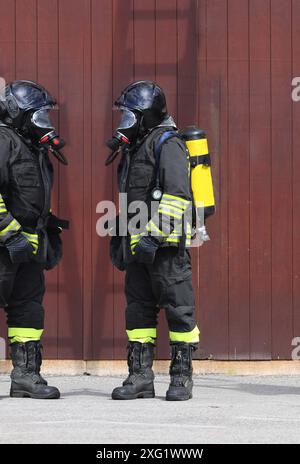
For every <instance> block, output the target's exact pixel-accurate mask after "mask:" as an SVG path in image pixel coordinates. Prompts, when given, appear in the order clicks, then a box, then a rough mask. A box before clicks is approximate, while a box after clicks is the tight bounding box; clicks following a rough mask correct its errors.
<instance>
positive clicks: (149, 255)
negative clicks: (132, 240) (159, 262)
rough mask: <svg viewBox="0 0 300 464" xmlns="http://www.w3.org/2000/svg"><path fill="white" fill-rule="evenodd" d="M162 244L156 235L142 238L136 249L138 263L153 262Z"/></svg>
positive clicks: (135, 255)
mask: <svg viewBox="0 0 300 464" xmlns="http://www.w3.org/2000/svg"><path fill="white" fill-rule="evenodd" d="M159 245H160V242H159V240H157V238H156V237H153V236H151V235H147V236H144V237H142V238H141V240H140V241H139V242H138V244H137V245H136V247H135V249H134V257H135V260H136V261H137V262H138V263H143V264H152V263H153V262H154V259H155V253H156V251H157V249H158V247H159Z"/></svg>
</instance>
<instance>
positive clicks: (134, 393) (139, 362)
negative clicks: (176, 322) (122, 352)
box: [111, 342, 155, 400]
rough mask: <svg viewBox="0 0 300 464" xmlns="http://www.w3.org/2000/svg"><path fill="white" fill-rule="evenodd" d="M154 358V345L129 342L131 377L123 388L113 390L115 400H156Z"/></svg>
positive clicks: (124, 383)
mask: <svg viewBox="0 0 300 464" xmlns="http://www.w3.org/2000/svg"><path fill="white" fill-rule="evenodd" d="M153 356H154V345H153V343H139V342H129V345H128V357H127V362H128V368H129V375H128V377H127V379H126V380H125V381H124V382H123V386H122V387H117V388H115V389H114V390H113V392H112V395H111V396H112V399H113V400H135V399H136V398H154V396H155V392H154V384H153V380H154V373H153V370H152V365H153Z"/></svg>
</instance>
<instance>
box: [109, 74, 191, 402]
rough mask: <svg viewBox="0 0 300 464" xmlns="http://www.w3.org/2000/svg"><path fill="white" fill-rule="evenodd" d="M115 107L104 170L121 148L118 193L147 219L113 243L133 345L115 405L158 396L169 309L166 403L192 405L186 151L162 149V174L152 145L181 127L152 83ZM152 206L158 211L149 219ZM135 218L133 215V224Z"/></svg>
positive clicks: (131, 90)
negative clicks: (160, 347)
mask: <svg viewBox="0 0 300 464" xmlns="http://www.w3.org/2000/svg"><path fill="white" fill-rule="evenodd" d="M115 105H116V107H117V109H119V110H120V112H121V118H120V123H119V126H118V129H117V131H116V133H115V134H114V136H113V138H112V139H111V140H109V141H108V142H107V145H108V147H110V148H111V150H112V154H111V155H110V157H109V158H108V160H107V164H109V163H110V162H111V161H112V160H113V159H114V157H115V156H116V153H117V152H118V149H119V148H120V147H121V148H122V160H121V162H120V164H119V168H118V174H119V187H120V191H121V192H124V193H127V201H128V211H129V209H130V204H132V202H144V203H146V204H147V206H148V211H149V214H148V216H147V217H146V218H145V220H144V223H143V224H142V223H141V222H143V221H140V223H139V224H138V227H139V228H138V230H134V231H131V233H130V231H129V234H128V236H127V237H123V238H121V237H120V234H118V235H119V236H114V237H113V238H112V240H111V257H112V261H113V263H114V264H115V265H116V266H117V267H118V268H119V269H121V270H123V269H125V268H126V277H125V294H126V300H127V307H126V331H127V335H128V338H129V345H128V367H129V376H128V377H127V379H126V380H125V381H124V382H123V385H122V386H121V387H117V388H115V389H114V390H113V392H112V398H113V399H119V400H126V399H135V398H153V397H154V395H155V392H154V384H153V380H154V373H153V370H152V363H153V357H154V346H155V340H156V326H157V316H158V312H159V308H164V309H165V311H166V317H167V321H168V325H169V337H170V344H171V349H172V360H171V365H170V376H171V383H170V386H169V389H168V391H167V394H166V399H167V400H173V401H176V400H188V399H190V398H191V397H192V387H193V381H192V353H193V351H194V350H195V349H196V348H197V344H198V342H199V330H198V327H197V324H196V321H195V318H194V308H195V303H194V295H193V289H192V270H191V259H190V255H189V252H188V250H187V249H186V248H187V247H188V246H189V245H190V243H191V227H189V224H187V227H186V231H185V232H184V233H183V232H182V231H183V228H182V229H180V226H181V225H182V223H183V221H182V218H183V216H184V214H185V213H186V212H187V210H188V209H189V208H191V199H192V196H191V187H190V166H189V159H188V156H187V150H186V147H185V144H184V143H183V142H182V141H181V140H180V139H179V138H178V137H174V138H171V139H170V140H168V141H167V142H166V143H164V144H163V146H162V148H161V154H160V162H159V167H158V168H157V160H156V158H155V143H157V141H158V140H159V138H160V137H161V135H162V134H163V133H164V132H166V131H170V130H176V124H175V122H174V120H173V119H172V117H170V116H169V115H168V113H167V108H166V100H165V95H164V93H163V90H162V89H161V88H160V87H159V86H158V85H157V84H155V83H154V82H151V81H139V82H135V83H133V84H131V85H129V86H128V87H127V88H125V90H124V91H123V92H122V94H121V96H120V97H119V98H118V100H117V101H116V102H115ZM157 169H158V173H156V170H157ZM156 177H157V178H158V179H159V184H160V187H159V188H157V187H158V186H157V182H156ZM159 190H161V194H160V192H159ZM160 196H161V198H160V199H159V197H160ZM153 200H156V203H155V204H156V209H154V213H153V212H152V213H151V211H150V204H151V202H153ZM157 200H158V201H157ZM132 216H133V215H132V214H130V213H128V219H129V221H130V219H131V218H132ZM120 227H121V225H120V224H119V228H120Z"/></svg>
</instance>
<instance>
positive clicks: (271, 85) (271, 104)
mask: <svg viewBox="0 0 300 464" xmlns="http://www.w3.org/2000/svg"><path fill="white" fill-rule="evenodd" d="M269 1H270V140H271V143H270V150H271V166H270V169H271V214H272V211H273V175H272V173H273V137H272V135H273V75H272V39H273V37H272V0H269ZM273 320H274V318H273V227H272V221H271V358H272V357H273V349H274V347H273Z"/></svg>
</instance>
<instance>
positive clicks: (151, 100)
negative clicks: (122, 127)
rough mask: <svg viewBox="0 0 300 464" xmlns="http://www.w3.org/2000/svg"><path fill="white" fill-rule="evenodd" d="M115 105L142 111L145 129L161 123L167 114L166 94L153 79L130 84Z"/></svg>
mask: <svg viewBox="0 0 300 464" xmlns="http://www.w3.org/2000/svg"><path fill="white" fill-rule="evenodd" d="M115 105H116V106H117V107H118V108H121V109H122V108H128V109H130V110H133V111H137V112H139V113H141V114H142V116H143V121H142V124H143V126H144V128H145V129H151V128H152V127H155V126H157V125H159V124H160V123H161V122H162V121H163V119H164V118H165V117H166V115H167V106H166V98H165V94H164V92H163V90H162V89H161V87H159V86H158V85H157V84H156V83H155V82H152V81H138V82H134V83H132V84H130V85H128V86H127V87H126V88H125V89H124V90H123V92H122V94H121V96H120V97H119V98H118V99H117V100H116V101H115Z"/></svg>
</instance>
